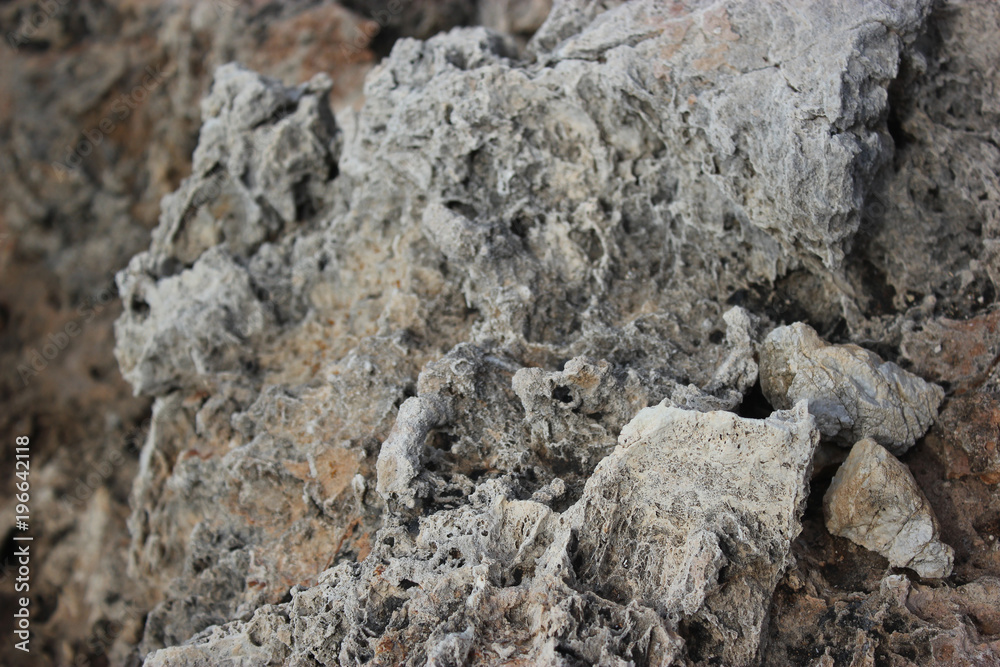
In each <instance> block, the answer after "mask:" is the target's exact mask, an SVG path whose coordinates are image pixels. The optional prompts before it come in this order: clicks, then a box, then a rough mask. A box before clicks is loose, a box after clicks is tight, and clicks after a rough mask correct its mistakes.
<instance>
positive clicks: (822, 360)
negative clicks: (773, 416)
mask: <svg viewBox="0 0 1000 667" xmlns="http://www.w3.org/2000/svg"><path fill="white" fill-rule="evenodd" d="M760 385H761V389H762V390H763V391H764V395H765V396H766V397H767V400H768V401H769V402H770V403H771V405H773V406H775V407H778V408H787V407H789V406H790V405H791V404H793V403H794V402H796V401H800V400H803V399H805V400H808V401H809V411H810V412H811V413H812V415H813V416H814V417H816V423H817V424H818V426H819V430H820V431H821V432H822V433H823V435H825V436H827V437H829V438H834V439H836V440H837V441H839V442H841V443H843V444H845V445H846V446H850V445H851V443H853V442H855V441H857V440H858V439H861V438H872V439H874V440H875V441H876V442H878V443H879V444H880V445H882V446H884V447H886V448H888V449H889V451H891V452H893V453H894V454H897V455H899V454H902V453H903V452H905V451H906V450H907V449H909V448H910V447H912V446H913V445H914V443H916V441H917V439H919V438H920V437H922V436H923V435H924V433H926V432H927V429H928V428H929V427H930V425H931V424H932V423H933V421H934V418H935V417H937V410H938V405H940V403H941V399H943V398H944V391H943V390H942V389H941V388H940V387H938V386H937V385H934V384H930V383H928V382H927V381H925V380H924V379H923V378H921V377H918V376H916V375H913V374H912V373H908V372H907V371H904V370H903V369H902V368H900V367H899V366H897V365H896V364H894V363H892V362H891V361H890V362H886V361H883V360H882V359H880V358H879V356H878V355H877V354H875V353H874V352H871V351H869V350H865V349H863V348H861V347H858V346H857V345H830V344H829V343H826V342H825V341H823V340H822V339H820V337H819V336H818V335H817V333H816V331H815V330H814V329H813V328H812V327H810V326H809V325H807V324H802V323H797V324H792V325H790V326H786V327H778V328H777V329H775V330H774V331H772V332H771V333H770V334H768V336H767V338H766V339H765V340H764V343H763V344H762V345H761V351H760Z"/></svg>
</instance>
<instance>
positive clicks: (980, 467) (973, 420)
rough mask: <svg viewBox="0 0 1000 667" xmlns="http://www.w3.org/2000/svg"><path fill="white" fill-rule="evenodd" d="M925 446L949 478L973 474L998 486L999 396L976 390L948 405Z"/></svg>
mask: <svg viewBox="0 0 1000 667" xmlns="http://www.w3.org/2000/svg"><path fill="white" fill-rule="evenodd" d="M934 431H935V432H934V437H933V438H930V439H929V442H928V446H929V447H930V448H932V449H934V450H935V452H936V453H937V454H938V456H939V457H940V458H941V459H943V462H944V463H945V465H946V468H947V473H948V477H949V478H960V477H964V476H966V475H976V476H977V477H979V479H981V480H982V481H984V482H986V483H987V484H998V483H1000V451H998V449H1000V397H998V396H997V395H996V394H994V393H988V392H982V391H977V392H974V393H970V394H966V395H964V396H958V397H956V398H954V399H953V400H951V401H950V402H949V403H948V407H947V408H945V410H944V411H943V412H942V413H941V416H940V418H939V421H938V424H937V425H936V426H935V428H934Z"/></svg>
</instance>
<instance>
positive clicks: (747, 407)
mask: <svg viewBox="0 0 1000 667" xmlns="http://www.w3.org/2000/svg"><path fill="white" fill-rule="evenodd" d="M772 412H774V408H773V407H771V404H770V403H768V402H767V398H765V397H764V391H763V390H762V389H761V388H760V380H757V381H756V382H755V383H754V385H753V387H751V388H750V391H748V392H747V393H746V395H745V396H744V397H743V402H742V403H740V406H739V408H737V409H736V414H738V415H739V416H740V417H745V418H747V419H767V418H768V417H770V416H771V413H772Z"/></svg>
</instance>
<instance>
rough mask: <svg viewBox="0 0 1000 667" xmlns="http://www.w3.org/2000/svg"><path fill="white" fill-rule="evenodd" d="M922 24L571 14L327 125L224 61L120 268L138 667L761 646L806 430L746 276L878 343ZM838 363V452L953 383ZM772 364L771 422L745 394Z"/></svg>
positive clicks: (404, 51)
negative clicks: (136, 401) (891, 121)
mask: <svg viewBox="0 0 1000 667" xmlns="http://www.w3.org/2000/svg"><path fill="white" fill-rule="evenodd" d="M928 11H929V4H928V3H926V2H918V1H914V2H906V3H898V4H896V5H882V4H875V3H868V2H857V3H851V6H850V7H849V8H848V9H847V11H844V10H843V8H839V9H837V10H835V9H831V8H827V7H825V6H823V5H819V4H812V5H806V4H802V5H786V4H775V3H725V2H723V3H709V2H693V3H689V4H679V5H664V4H663V3H659V2H651V1H650V2H643V1H637V2H629V3H601V2H577V1H566V2H556V3H555V5H554V7H553V10H552V13H551V14H550V16H549V18H548V19H547V21H546V23H545V24H544V25H542V26H541V28H540V29H539V31H538V32H537V34H536V35H535V37H534V38H533V39H532V40H531V41H530V42H529V43H528V44H527V46H526V48H524V49H522V48H521V46H522V45H521V44H520V43H519V42H518V41H517V40H516V39H513V38H511V37H509V36H506V35H503V34H500V33H497V32H493V31H490V30H487V29H483V28H472V29H459V30H454V31H452V32H450V33H448V34H446V35H438V36H435V37H432V38H430V39H429V40H427V41H423V42H420V41H416V40H401V41H399V42H398V43H397V44H396V45H395V47H394V49H393V51H392V54H391V55H390V56H389V57H388V58H387V59H386V60H385V61H384V62H382V63H381V64H380V65H379V66H378V67H376V68H375V69H374V70H373V71H372V72H371V74H370V75H369V77H368V79H367V81H366V84H365V89H364V95H365V102H364V105H363V106H362V107H361V108H360V110H353V109H348V108H345V109H342V110H341V111H340V112H338V113H337V114H336V116H335V117H334V115H333V114H332V113H331V112H330V111H329V109H328V108H327V107H326V105H325V101H324V100H325V95H324V94H323V92H324V91H325V89H326V88H325V87H326V86H327V85H328V83H327V82H326V81H325V80H324V79H322V78H319V79H314V80H313V81H312V82H311V83H308V84H305V85H303V86H301V87H295V88H289V87H286V86H284V85H281V84H278V83H276V82H274V81H270V80H267V79H265V78H263V77H258V76H257V75H255V74H253V73H251V72H249V71H247V70H244V69H240V68H236V67H227V68H223V69H221V70H219V71H218V72H217V74H216V81H215V85H214V86H213V89H212V92H211V94H210V96H209V97H208V98H207V101H206V103H205V104H204V105H203V107H202V113H203V120H204V126H203V129H202V133H201V136H200V139H199V144H198V148H197V150H196V152H195V164H194V168H193V171H192V174H191V176H190V177H189V178H188V179H187V180H186V181H185V182H184V183H183V184H182V185H181V187H180V190H179V191H178V193H177V194H176V195H174V196H173V197H172V198H168V199H167V201H166V202H165V206H164V209H163V215H162V217H161V220H160V226H159V227H158V229H157V231H156V233H155V234H154V241H153V244H152V245H151V247H150V250H149V251H148V252H147V253H143V254H141V255H139V256H137V257H136V258H134V259H133V260H132V262H131V263H130V265H129V267H128V268H127V269H126V270H125V271H124V272H122V273H121V274H120V275H119V284H120V286H121V289H122V293H123V304H124V306H125V312H124V314H123V315H122V318H121V319H120V321H119V324H118V328H117V334H118V347H117V354H118V357H119V359H120V360H121V361H122V366H123V369H124V371H125V372H126V374H127V376H128V377H129V378H130V379H131V380H132V382H133V383H134V386H135V388H136V390H137V391H139V392H140V393H143V394H145V395H148V396H153V397H155V399H156V402H155V405H154V421H153V423H154V426H153V428H152V429H151V431H150V434H149V437H148V438H147V439H146V442H145V445H144V449H143V453H142V460H141V465H140V470H139V474H138V478H137V480H136V484H135V489H134V492H133V513H132V519H131V523H130V527H131V530H132V545H131V549H130V560H131V562H130V566H131V573H132V575H133V577H134V578H136V579H138V580H141V581H143V582H144V584H145V585H146V586H147V587H148V589H149V591H150V597H151V598H152V599H154V600H156V602H157V605H156V607H155V608H154V610H153V611H152V612H151V614H150V615H149V616H148V618H147V620H146V624H145V630H144V633H145V634H144V637H143V639H142V642H141V644H140V645H139V649H138V653H139V655H140V656H146V662H147V664H149V665H159V664H204V663H206V662H216V661H219V660H225V659H233V660H235V661H237V662H240V661H243V662H244V663H246V664H267V663H269V662H270V663H275V664H282V663H284V664H311V662H310V661H315V662H319V663H327V664H359V663H361V664H414V665H416V664H460V663H464V662H472V663H479V664H497V663H502V662H505V661H506V662H513V661H517V660H522V661H526V662H528V663H530V664H566V663H571V662H573V661H576V662H582V663H585V664H628V663H629V662H632V663H642V664H645V663H650V664H669V663H670V662H671V661H683V660H687V661H693V662H696V661H711V660H721V661H723V662H725V663H727V664H753V663H754V662H755V661H758V660H761V659H763V655H762V654H761V653H760V646H761V642H762V635H763V633H765V632H766V631H767V618H768V610H769V609H770V608H771V594H772V591H774V589H775V586H776V585H778V582H779V580H780V579H781V576H782V572H783V570H784V569H785V568H786V566H788V565H789V564H790V563H791V560H792V559H791V558H790V556H789V550H790V549H791V548H792V546H791V544H792V540H793V539H794V537H795V536H796V534H797V533H798V530H799V525H800V516H801V514H802V511H803V508H804V503H805V498H806V495H807V494H806V491H807V488H806V480H808V479H809V476H810V468H811V465H812V455H813V451H814V449H815V447H816V442H817V439H818V436H817V435H816V433H815V432H814V431H813V428H812V424H813V418H812V417H810V416H809V415H808V414H807V412H806V409H805V407H803V405H802V404H799V405H797V406H795V407H794V409H791V408H793V406H792V400H791V399H789V398H788V392H787V391H783V392H782V393H781V395H780V397H778V394H775V393H772V392H771V391H770V389H771V387H772V385H773V383H774V380H775V379H776V378H778V377H781V376H782V373H783V371H780V370H776V367H775V364H774V363H773V362H774V360H773V358H772V356H773V355H770V353H769V352H768V343H764V344H763V345H762V343H761V342H760V336H761V335H762V334H764V333H766V332H767V331H768V330H769V329H771V328H773V327H774V325H775V323H776V320H778V319H787V317H786V315H787V314H788V311H776V310H775V309H774V308H770V307H765V306H761V304H760V303H757V302H755V301H754V297H753V295H754V294H756V293H758V292H759V291H760V289H762V288H761V286H762V285H764V286H777V285H780V286H782V287H781V288H780V290H779V289H778V287H775V290H777V291H778V292H779V293H781V294H786V295H787V294H796V293H797V292H796V291H795V290H802V292H801V294H800V295H801V296H803V298H802V299H801V301H804V302H809V305H810V307H811V308H815V309H817V310H822V311H823V318H829V321H828V324H829V325H830V329H831V330H838V329H837V327H840V329H839V330H840V331H847V332H848V333H849V334H850V335H852V336H860V335H861V334H860V333H859V332H873V331H887V330H890V329H891V326H894V325H893V324H892V323H886V322H882V321H875V320H871V319H866V318H867V317H868V316H874V314H875V313H874V310H873V309H872V307H871V302H870V301H869V300H868V295H867V293H865V292H864V291H861V290H859V289H856V288H855V287H854V282H852V281H855V278H856V273H857V272H856V270H855V269H856V263H857V261H858V256H857V255H856V254H851V253H852V252H853V251H852V240H853V239H854V238H855V235H856V233H857V231H858V228H859V225H860V222H861V220H862V218H863V217H864V201H865V197H866V195H867V193H868V187H869V186H870V185H872V184H873V183H876V180H877V179H876V176H877V175H878V174H880V173H881V170H884V169H887V168H889V167H890V165H891V158H892V155H893V147H894V141H893V137H892V135H891V134H890V132H889V129H890V127H889V125H888V124H887V114H888V100H889V97H890V86H891V85H892V82H893V81H894V80H895V79H896V78H897V76H898V75H899V71H898V65H899V62H900V58H901V57H904V58H905V57H908V56H905V55H903V56H901V54H906V53H910V52H911V51H913V49H914V47H913V44H914V40H915V39H916V38H917V36H918V34H920V31H921V30H922V29H923V21H924V18H925V16H926V14H927V12H928ZM904 62H907V61H905V60H904ZM212 193H218V194H216V195H213V194H212ZM863 233H864V232H863ZM852 276H853V277H852ZM207 278H211V280H210V281H209V282H206V285H208V286H209V287H210V288H206V289H201V288H195V287H193V286H194V285H195V284H200V282H201V281H204V280H206V279H207ZM803 285H804V286H803ZM740 304H742V305H743V307H739V306H740ZM734 305H736V306H737V307H735V308H734V307H733V306H734ZM257 313H260V317H257V316H256V314H257ZM792 319H797V318H792ZM866 327H867V328H866ZM797 330H799V329H797ZM779 331H784V332H787V331H788V330H787V329H783V330H779ZM768 340H770V341H772V342H773V340H774V339H773V338H770V339H768ZM815 340H816V341H818V338H816V339H815ZM793 347H794V346H793ZM813 347H814V348H816V349H819V348H820V347H821V345H819V344H817V345H814V346H813ZM782 349H783V350H784V352H785V353H787V355H789V356H790V355H792V354H793V353H794V352H795V351H796V349H797V348H795V349H792V348H782ZM810 349H811V348H810ZM823 349H826V350H830V352H827V353H824V354H831V355H832V358H833V359H834V362H833V363H834V364H840V363H841V362H842V365H843V366H844V368H843V371H845V372H846V373H847V374H848V376H850V377H852V378H853V377H855V376H856V377H857V378H860V379H859V380H857V381H858V382H859V383H860V384H859V387H857V388H855V389H858V388H860V389H861V390H863V391H860V392H854V391H852V393H851V395H850V396H849V397H847V398H849V399H850V401H853V402H850V401H846V399H845V402H844V403H843V404H842V408H843V409H842V410H841V411H840V412H837V413H836V415H835V416H837V417H838V419H839V417H840V416H842V415H841V412H842V413H843V415H846V417H845V418H844V419H842V420H840V421H837V423H836V424H834V426H835V427H836V428H835V429H834V430H835V432H836V434H837V435H840V436H841V437H845V438H846V437H848V434H852V435H853V434H854V431H852V430H851V429H859V430H864V429H866V428H869V427H871V426H873V424H875V422H876V421H878V420H880V419H883V418H884V417H886V416H888V419H884V421H885V424H881V423H880V424H879V426H880V427H882V426H885V427H886V428H887V430H886V431H885V438H886V439H887V440H888V441H887V443H886V444H887V445H888V446H893V447H899V448H904V447H907V446H909V445H912V444H913V442H914V441H915V440H916V439H917V438H918V437H920V435H922V433H923V432H924V431H925V430H926V428H927V426H928V425H929V423H930V420H932V419H933V417H934V415H935V414H936V409H937V403H938V402H940V399H941V393H940V390H939V389H937V388H936V387H933V386H931V385H927V384H926V383H922V381H921V380H919V378H916V377H915V376H910V375H906V374H904V373H903V371H902V370H899V369H897V368H895V367H893V366H891V365H888V364H883V363H882V361H881V359H877V358H876V357H875V356H874V354H872V353H869V352H866V351H863V350H861V348H850V349H849V350H848V352H847V353H846V356H845V352H844V350H845V349H848V348H845V347H836V348H823ZM855 351H856V353H855ZM758 361H759V369H758ZM758 374H759V375H760V382H761V386H762V388H763V390H764V393H765V394H766V395H768V396H769V397H770V398H771V399H772V402H773V403H775V405H774V407H778V408H788V409H789V410H788V411H785V412H779V413H777V414H775V415H772V416H771V417H769V418H768V419H765V420H750V419H744V418H742V417H738V416H736V415H735V414H733V412H734V411H738V410H741V411H743V410H749V408H748V407H747V400H748V397H752V396H751V395H752V393H753V392H754V391H755V389H754V386H755V383H756V382H757V379H758ZM790 382H791V381H790ZM791 384H794V383H793V382H791ZM813 384H815V383H813ZM834 389H837V386H835V387H834ZM868 389H871V390H872V391H867V390H868ZM866 392H867V393H866ZM834 394H836V392H834ZM809 398H814V397H809ZM873 398H874V399H875V400H872V399H873ZM879 401H882V402H883V403H884V404H883V403H879ZM658 404H659V407H655V408H650V407H649V406H654V405H658ZM844 406H846V407H844ZM858 406H862V407H858ZM855 408H857V409H855ZM852 410H854V411H853V412H852ZM636 415H638V416H636ZM816 416H817V422H819V424H818V425H819V426H820V429H821V430H823V431H824V432H827V434H828V435H834V434H835V433H832V432H829V431H831V424H833V422H831V421H830V420H828V419H824V415H823V414H822V413H819V414H817V415H816ZM878 434H879V433H878V432H877V433H875V434H874V435H876V436H878ZM289 596H290V599H289Z"/></svg>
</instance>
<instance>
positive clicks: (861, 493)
mask: <svg viewBox="0 0 1000 667" xmlns="http://www.w3.org/2000/svg"><path fill="white" fill-rule="evenodd" d="M823 513H824V514H825V515H826V526H827V528H828V529H829V530H830V532H831V533H832V534H834V535H840V536H842V537H846V538H847V539H849V540H851V541H852V542H856V543H857V544H860V545H861V546H863V547H865V548H867V549H871V550H873V551H877V552H878V553H880V554H882V555H883V556H885V557H886V558H887V559H889V563H890V564H892V565H893V566H895V567H908V568H910V569H912V570H914V571H915V572H916V573H917V574H919V575H920V576H922V577H930V578H941V577H947V576H948V575H950V574H951V568H952V562H953V560H954V550H953V549H952V548H951V547H950V546H948V545H947V544H944V543H943V542H941V540H940V538H939V532H940V531H939V527H938V522H937V518H936V517H935V516H934V510H933V509H931V506H930V504H929V503H928V502H927V498H926V497H925V496H924V494H923V493H922V492H921V491H920V487H918V486H917V483H916V481H915V480H914V479H913V475H911V474H910V471H909V470H908V469H907V467H906V465H904V464H903V463H901V462H900V461H899V460H897V459H896V458H895V457H894V456H893V455H892V454H890V453H889V452H888V451H886V450H885V448H884V447H881V446H880V445H879V444H878V443H877V442H875V441H874V440H872V439H871V438H865V439H864V440H861V441H859V442H858V443H857V444H856V445H854V447H853V448H852V449H851V453H850V455H849V456H848V457H847V460H846V461H844V463H843V465H842V466H841V467H840V469H839V470H838V471H837V474H836V476H835V477H834V478H833V482H832V483H831V484H830V488H829V490H828V491H827V492H826V495H825V496H824V498H823Z"/></svg>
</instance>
